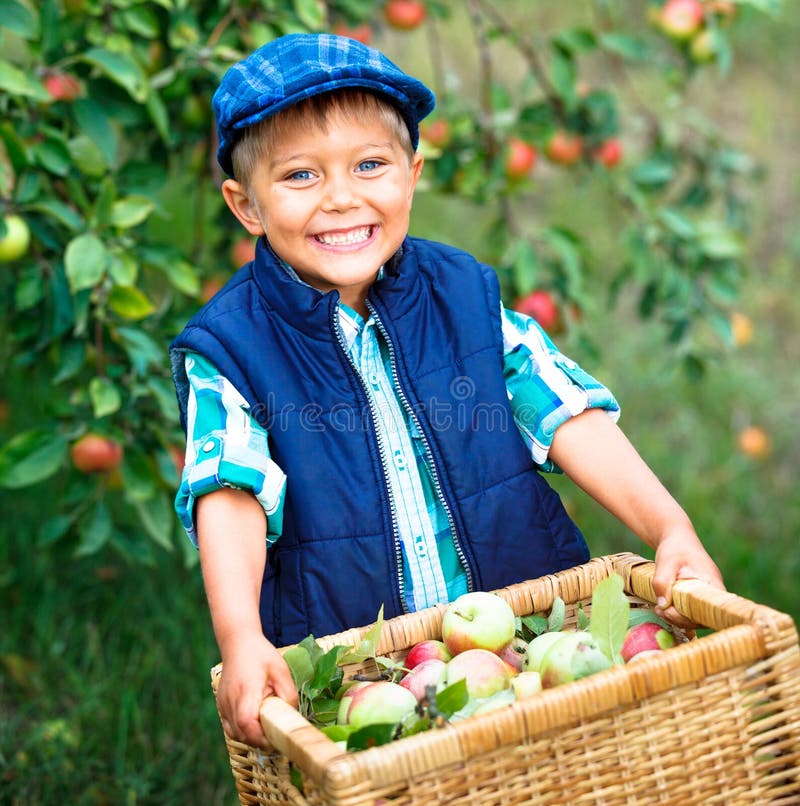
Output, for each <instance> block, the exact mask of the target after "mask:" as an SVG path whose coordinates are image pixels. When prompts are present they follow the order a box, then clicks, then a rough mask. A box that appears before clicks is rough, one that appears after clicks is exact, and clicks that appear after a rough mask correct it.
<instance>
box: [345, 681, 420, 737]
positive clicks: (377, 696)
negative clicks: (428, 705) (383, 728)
mask: <svg viewBox="0 0 800 806" xmlns="http://www.w3.org/2000/svg"><path fill="white" fill-rule="evenodd" d="M416 708H417V698H416V697H415V696H414V695H413V694H412V693H411V692H410V691H409V690H408V689H407V688H404V687H403V686H401V685H400V684H399V683H391V682H389V681H388V680H379V681H377V682H366V681H364V682H360V683H356V684H354V685H353V686H351V687H350V688H349V689H347V691H346V692H345V693H344V695H343V696H342V699H341V701H340V703H339V710H338V712H337V714H336V721H337V723H338V724H339V725H352V726H353V727H354V728H363V727H365V726H366V725H381V724H395V723H398V722H401V723H405V722H407V721H408V720H409V719H411V717H413V716H414V713H415V711H416Z"/></svg>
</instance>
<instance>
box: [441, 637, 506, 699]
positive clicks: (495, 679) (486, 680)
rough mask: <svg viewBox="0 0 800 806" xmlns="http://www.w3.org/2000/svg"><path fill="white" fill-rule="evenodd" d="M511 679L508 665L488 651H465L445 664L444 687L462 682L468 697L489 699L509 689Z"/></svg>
mask: <svg viewBox="0 0 800 806" xmlns="http://www.w3.org/2000/svg"><path fill="white" fill-rule="evenodd" d="M511 678H512V674H511V670H510V669H509V667H508V664H507V663H506V662H505V661H504V660H503V659H502V658H501V657H500V656H499V655H496V654H495V653H494V652H490V651H489V650H488V649H467V650H466V651H464V652H460V653H459V654H458V655H456V656H455V657H454V658H453V660H451V661H450V662H449V663H448V664H447V668H446V669H445V675H444V685H445V686H452V685H453V683H457V682H458V681H459V680H464V681H466V684H467V694H468V695H469V696H470V697H491V696H492V695H493V694H496V693H497V692H498V691H503V690H504V689H507V688H509V687H510V685H511Z"/></svg>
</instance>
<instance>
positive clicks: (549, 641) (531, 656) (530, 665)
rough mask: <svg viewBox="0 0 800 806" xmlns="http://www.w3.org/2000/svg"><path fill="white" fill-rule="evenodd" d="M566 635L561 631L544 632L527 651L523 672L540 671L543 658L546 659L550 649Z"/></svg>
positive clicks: (531, 643)
mask: <svg viewBox="0 0 800 806" xmlns="http://www.w3.org/2000/svg"><path fill="white" fill-rule="evenodd" d="M564 634H565V633H564V632H559V631H553V632H543V633H541V634H540V635H537V636H536V638H534V639H533V640H532V641H530V642H529V643H528V648H527V649H526V650H525V657H523V659H522V671H523V672H538V671H540V669H541V666H542V658H544V656H545V654H546V653H547V650H548V649H550V647H551V646H553V644H555V642H556V641H560V640H561V639H562V638H563V637H564Z"/></svg>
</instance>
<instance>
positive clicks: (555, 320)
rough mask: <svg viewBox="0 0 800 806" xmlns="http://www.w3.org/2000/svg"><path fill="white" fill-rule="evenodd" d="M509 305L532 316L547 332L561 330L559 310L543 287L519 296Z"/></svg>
mask: <svg viewBox="0 0 800 806" xmlns="http://www.w3.org/2000/svg"><path fill="white" fill-rule="evenodd" d="M511 307H512V308H513V309H514V310H515V311H519V312H520V313H524V314H525V315H526V316H531V317H533V318H534V319H535V320H536V321H537V322H538V323H539V325H540V326H541V327H542V329H543V330H546V331H547V332H548V333H560V332H561V331H562V330H563V321H562V318H561V311H560V310H559V308H558V305H557V304H556V301H555V299H553V295H552V294H551V293H550V292H549V291H545V290H544V289H543V288H537V289H536V290H535V291H531V292H530V294H526V295H525V296H523V297H520V298H519V299H517V300H516V301H515V302H514V304H513V305H512V306H511Z"/></svg>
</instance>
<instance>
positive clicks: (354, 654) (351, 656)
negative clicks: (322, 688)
mask: <svg viewBox="0 0 800 806" xmlns="http://www.w3.org/2000/svg"><path fill="white" fill-rule="evenodd" d="M382 629H383V605H381V608H380V610H379V611H378V618H377V621H376V622H375V624H373V626H372V627H371V628H370V630H369V631H368V632H367V633H366V635H365V636H364V637H363V638H362V639H361V643H359V645H358V646H357V647H356V648H355V649H351V650H350V651H349V652H346V653H345V654H344V656H343V657H342V658H341V660H340V663H361V662H362V661H365V660H366V659H367V658H374V657H375V650H376V648H377V646H378V642H379V641H380V640H381V630H382Z"/></svg>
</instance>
